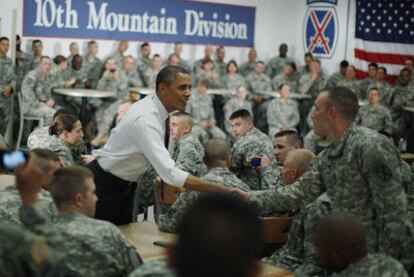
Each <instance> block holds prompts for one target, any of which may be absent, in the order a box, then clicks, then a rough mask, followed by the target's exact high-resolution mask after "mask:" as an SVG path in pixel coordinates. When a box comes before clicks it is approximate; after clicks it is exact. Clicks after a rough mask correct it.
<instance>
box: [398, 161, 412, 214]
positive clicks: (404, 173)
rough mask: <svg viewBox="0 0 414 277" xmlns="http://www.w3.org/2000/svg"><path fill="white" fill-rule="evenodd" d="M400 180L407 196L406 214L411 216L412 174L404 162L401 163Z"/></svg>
mask: <svg viewBox="0 0 414 277" xmlns="http://www.w3.org/2000/svg"><path fill="white" fill-rule="evenodd" d="M413 165H414V163H413ZM401 180H402V185H403V187H404V190H405V193H406V195H407V203H408V213H409V216H411V215H412V214H413V212H414V173H413V172H412V171H411V168H410V165H409V164H408V163H406V162H405V161H402V162H401Z"/></svg>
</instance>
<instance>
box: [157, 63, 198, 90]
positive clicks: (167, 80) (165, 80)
mask: <svg viewBox="0 0 414 277" xmlns="http://www.w3.org/2000/svg"><path fill="white" fill-rule="evenodd" d="M179 73H182V74H186V75H190V73H189V72H188V71H187V70H186V69H184V68H183V67H181V66H177V65H168V66H166V67H164V68H163V69H161V71H160V72H159V73H158V75H157V79H156V81H155V90H156V91H157V92H158V87H159V85H160V84H164V85H167V86H169V85H170V84H171V83H172V82H174V80H175V79H176V77H177V74H179Z"/></svg>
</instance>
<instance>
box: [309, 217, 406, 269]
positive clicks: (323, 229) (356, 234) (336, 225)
mask: <svg viewBox="0 0 414 277" xmlns="http://www.w3.org/2000/svg"><path fill="white" fill-rule="evenodd" d="M315 245H316V248H317V251H318V252H319V256H320V257H321V260H322V263H323V264H324V266H325V269H326V271H328V274H327V275H325V276H335V277H341V276H344V277H345V276H352V277H377V276H393V277H399V276H401V277H403V276H404V277H405V276H408V274H407V272H406V271H405V270H404V267H403V266H402V264H400V263H399V262H398V261H396V260H394V259H393V258H391V257H389V256H385V255H384V254H370V253H368V247H367V239H366V235H365V229H364V226H363V225H362V224H361V222H359V221H358V219H357V218H356V217H355V216H353V215H350V214H332V215H329V216H327V217H325V218H323V219H322V220H321V221H320V222H318V223H317V225H316V228H315Z"/></svg>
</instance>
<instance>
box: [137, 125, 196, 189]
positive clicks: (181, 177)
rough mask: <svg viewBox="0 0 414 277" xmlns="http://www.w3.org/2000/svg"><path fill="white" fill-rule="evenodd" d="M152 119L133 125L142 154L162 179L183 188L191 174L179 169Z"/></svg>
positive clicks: (160, 129) (159, 129)
mask: <svg viewBox="0 0 414 277" xmlns="http://www.w3.org/2000/svg"><path fill="white" fill-rule="evenodd" d="M151 119H152V118H151V117H148V120H146V118H141V119H140V120H136V121H135V122H134V124H133V131H132V133H133V136H134V137H135V139H137V138H139V141H137V143H138V144H139V148H140V149H141V150H142V153H143V154H144V156H145V157H146V158H147V160H148V161H149V162H150V163H151V165H152V166H153V167H154V169H155V171H156V172H157V173H158V175H159V176H160V177H161V179H162V180H163V181H164V182H166V183H168V184H170V185H173V186H178V187H179V186H183V185H184V183H185V180H186V179H187V177H188V175H189V173H187V172H185V171H183V170H182V169H180V168H178V167H177V166H176V164H175V162H174V160H173V159H172V158H171V156H170V153H169V152H168V150H167V149H166V148H165V146H164V133H163V129H162V127H161V126H160V125H159V124H158V122H154V121H153V120H151Z"/></svg>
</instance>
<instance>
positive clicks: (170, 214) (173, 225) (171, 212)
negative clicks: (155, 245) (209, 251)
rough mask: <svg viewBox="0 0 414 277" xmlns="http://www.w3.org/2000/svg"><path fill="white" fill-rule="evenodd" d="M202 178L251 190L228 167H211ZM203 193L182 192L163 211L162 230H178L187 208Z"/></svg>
mask: <svg viewBox="0 0 414 277" xmlns="http://www.w3.org/2000/svg"><path fill="white" fill-rule="evenodd" d="M201 179H204V180H207V181H210V182H213V183H217V184H222V185H224V186H227V187H234V188H239V189H242V190H246V191H247V190H249V187H248V186H247V185H246V184H245V183H243V182H242V181H241V180H240V179H238V178H237V177H236V176H235V175H234V174H233V173H231V172H230V171H229V170H228V169H227V168H224V167H215V168H212V169H210V170H209V171H208V172H207V174H206V175H204V176H203V177H201ZM200 195H202V193H200V192H196V191H193V190H186V191H183V192H181V193H180V194H179V195H178V197H177V200H175V202H174V204H172V205H171V206H170V207H169V208H168V210H167V211H166V212H165V213H162V214H161V215H160V217H159V219H158V226H159V228H160V230H162V231H165V232H176V231H177V227H178V225H179V223H180V222H181V220H182V218H183V216H184V214H185V212H186V210H187V209H188V208H189V207H190V206H191V205H192V204H193V203H194V202H195V200H196V199H197V198H198V197H199V196H200Z"/></svg>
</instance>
